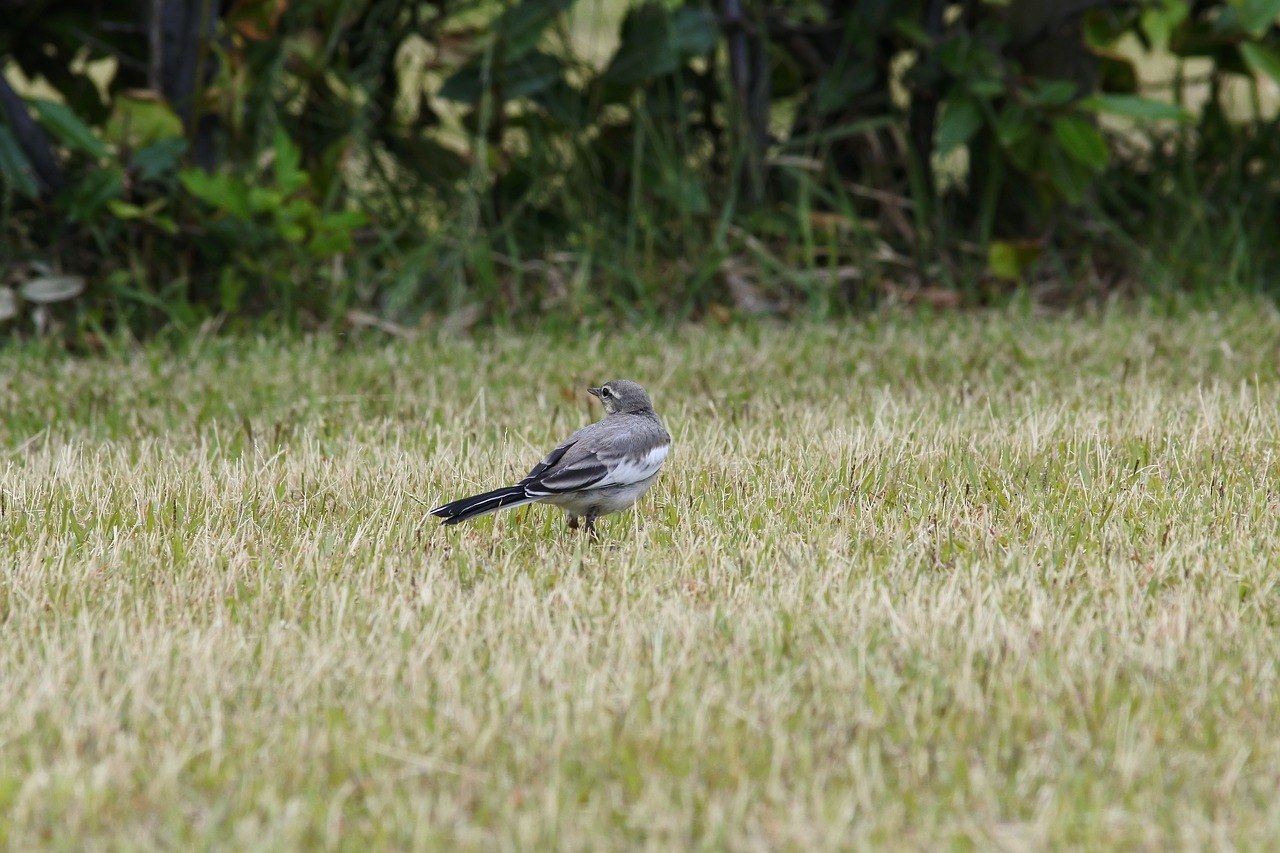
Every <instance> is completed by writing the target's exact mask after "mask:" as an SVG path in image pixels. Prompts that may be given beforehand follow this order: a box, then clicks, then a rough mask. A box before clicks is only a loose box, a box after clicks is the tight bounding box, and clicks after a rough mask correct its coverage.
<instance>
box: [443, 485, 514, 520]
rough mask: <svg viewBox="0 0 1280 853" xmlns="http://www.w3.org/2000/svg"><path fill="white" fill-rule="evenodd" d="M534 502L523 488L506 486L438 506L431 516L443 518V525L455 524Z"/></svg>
mask: <svg viewBox="0 0 1280 853" xmlns="http://www.w3.org/2000/svg"><path fill="white" fill-rule="evenodd" d="M535 500H537V498H531V497H529V496H528V495H526V494H525V493H524V486H507V487H506V488H505V489H494V490H493V491H492V492H485V493H484V494H483V495H472V496H471V497H469V498H462V499H461V500H456V501H454V502H453V503H447V504H445V505H444V506H438V507H436V508H435V509H433V510H431V514H432V515H434V516H438V517H439V518H443V519H444V523H445V524H457V523H458V522H460V521H466V520H467V519H471V518H478V517H479V516H482V515H488V514H489V513H491V512H497V511H498V510H500V509H507V508H509V507H516V506H524V505H525V504H527V503H533V502H534V501H535Z"/></svg>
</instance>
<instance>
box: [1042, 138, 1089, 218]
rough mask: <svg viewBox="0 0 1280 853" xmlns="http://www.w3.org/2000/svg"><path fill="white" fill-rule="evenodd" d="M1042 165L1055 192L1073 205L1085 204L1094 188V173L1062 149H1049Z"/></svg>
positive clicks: (1044, 154)
mask: <svg viewBox="0 0 1280 853" xmlns="http://www.w3.org/2000/svg"><path fill="white" fill-rule="evenodd" d="M1042 165H1043V167H1044V170H1045V172H1046V173H1047V174H1048V176H1049V183H1050V184H1051V185H1052V186H1053V188H1054V190H1055V191H1057V193H1058V194H1059V195H1060V196H1062V197H1063V198H1064V199H1066V200H1067V201H1068V202H1070V203H1071V204H1080V203H1081V202H1083V201H1084V198H1085V196H1086V195H1087V194H1088V192H1089V190H1090V188H1092V187H1093V178H1094V173H1093V172H1092V171H1090V170H1088V169H1086V168H1085V167H1084V166H1083V165H1081V164H1080V163H1077V162H1076V161H1075V160H1073V159H1072V158H1070V157H1068V156H1067V155H1066V153H1065V152H1063V151H1062V150H1061V149H1060V148H1057V147H1055V146H1050V147H1049V148H1047V149H1046V150H1045V151H1044V153H1043V160H1042Z"/></svg>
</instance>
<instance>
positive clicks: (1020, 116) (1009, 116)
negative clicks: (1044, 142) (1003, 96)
mask: <svg viewBox="0 0 1280 853" xmlns="http://www.w3.org/2000/svg"><path fill="white" fill-rule="evenodd" d="M1035 126H1036V117H1035V115H1033V114H1032V113H1031V111H1030V110H1028V109H1026V108H1025V107H1021V106H1019V105H1017V104H1015V103H1011V102H1009V103H1006V104H1005V105H1004V107H1003V108H1002V109H1001V110H1000V114H999V115H997V116H996V138H997V139H998V140H999V141H1000V145H1001V147H1003V148H1008V147H1010V146H1011V145H1016V144H1017V143H1018V142H1020V141H1022V140H1023V139H1025V138H1026V136H1027V134H1029V133H1030V132H1031V131H1032V130H1034V129H1035Z"/></svg>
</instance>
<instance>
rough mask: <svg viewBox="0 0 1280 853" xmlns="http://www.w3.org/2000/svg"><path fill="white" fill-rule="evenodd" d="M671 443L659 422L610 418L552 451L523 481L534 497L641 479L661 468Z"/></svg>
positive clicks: (574, 436) (585, 428) (593, 425)
mask: <svg viewBox="0 0 1280 853" xmlns="http://www.w3.org/2000/svg"><path fill="white" fill-rule="evenodd" d="M670 443H671V437H670V436H668V435H667V432H666V430H664V429H663V428H662V426H661V424H659V423H657V422H656V421H653V420H649V419H644V420H640V419H632V418H626V419H620V418H617V417H616V416H615V417H614V418H606V419H605V420H603V421H597V422H596V423H594V424H591V425H590V426H588V427H584V428H583V429H580V430H578V431H577V432H576V433H574V434H573V435H572V436H570V437H569V440H568V441H566V442H565V443H564V444H562V445H560V446H559V447H557V448H556V449H555V450H553V451H551V452H550V453H549V454H547V456H546V458H545V459H543V460H542V461H541V462H539V463H538V464H537V465H536V466H534V468H533V470H532V471H530V472H529V475H528V476H527V477H525V479H524V481H523V483H522V485H523V486H524V487H525V494H528V495H530V496H533V495H554V494H563V493H565V492H579V491H583V490H585V489H599V488H603V487H604V486H623V485H629V484H631V483H638V482H640V481H642V480H647V479H648V478H649V477H652V476H653V475H654V474H656V473H657V472H658V469H659V468H661V467H662V463H663V460H665V459H666V458H667V449H668V447H669V446H670Z"/></svg>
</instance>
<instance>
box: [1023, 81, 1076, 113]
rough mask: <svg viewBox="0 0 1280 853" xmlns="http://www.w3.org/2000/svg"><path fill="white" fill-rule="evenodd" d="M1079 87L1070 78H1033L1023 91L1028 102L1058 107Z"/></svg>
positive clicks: (1071, 96) (1072, 96)
mask: <svg viewBox="0 0 1280 853" xmlns="http://www.w3.org/2000/svg"><path fill="white" fill-rule="evenodd" d="M1077 91H1079V87H1078V86H1077V85H1076V84H1075V83H1074V82H1072V81H1071V80H1035V81H1033V82H1032V84H1031V85H1030V86H1028V87H1027V88H1026V89H1025V90H1024V91H1023V98H1024V99H1025V100H1026V102H1027V103H1028V104H1032V105H1033V106H1043V107H1060V106H1062V105H1063V104H1066V103H1068V102H1070V101H1071V99H1072V98H1074V97H1075V96H1076V92H1077Z"/></svg>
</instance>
